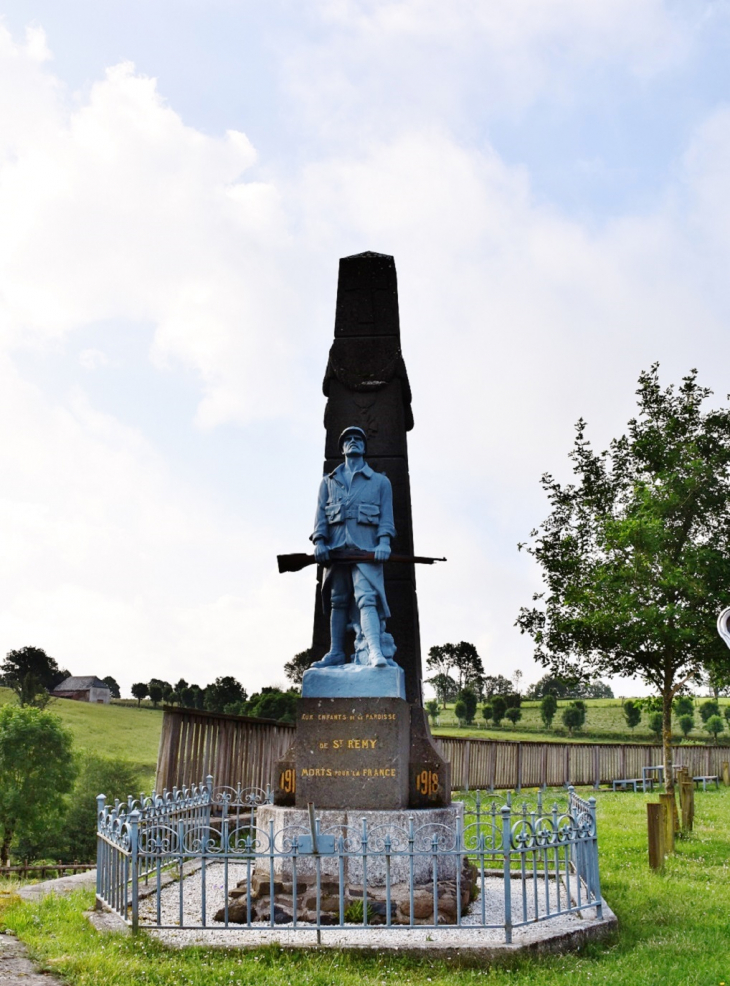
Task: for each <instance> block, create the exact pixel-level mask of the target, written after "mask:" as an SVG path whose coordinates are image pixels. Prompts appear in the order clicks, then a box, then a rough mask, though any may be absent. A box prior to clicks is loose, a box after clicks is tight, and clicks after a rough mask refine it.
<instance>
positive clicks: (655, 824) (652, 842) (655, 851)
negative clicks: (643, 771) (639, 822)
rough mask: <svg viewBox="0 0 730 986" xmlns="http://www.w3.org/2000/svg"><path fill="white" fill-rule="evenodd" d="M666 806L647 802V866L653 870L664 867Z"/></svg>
mask: <svg viewBox="0 0 730 986" xmlns="http://www.w3.org/2000/svg"><path fill="white" fill-rule="evenodd" d="M665 812H666V808H665V806H664V805H663V804H655V803H653V802H648V803H647V805H646V821H647V828H648V833H649V866H650V867H651V868H652V869H653V870H663V869H664V830H665V826H664V819H663V816H664V814H665Z"/></svg>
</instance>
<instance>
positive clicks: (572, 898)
mask: <svg viewBox="0 0 730 986" xmlns="http://www.w3.org/2000/svg"><path fill="white" fill-rule="evenodd" d="M270 805H271V795H270V792H267V791H262V790H260V789H247V790H242V789H240V788H239V789H233V788H220V789H217V788H215V787H214V785H213V778H212V777H208V778H207V779H206V782H205V783H203V784H201V785H198V786H194V787H192V788H189V789H187V788H186V789H183V790H179V791H178V790H174V791H172V792H164V793H163V794H162V795H156V794H152V795H151V796H150V797H140V798H139V799H134V798H129V799H128V801H127V802H126V803H119V802H116V803H115V804H114V805H107V804H106V803H105V799H104V796H103V795H100V796H99V799H98V853H97V862H98V868H97V906H99V907H107V908H109V909H111V910H113V911H115V912H116V913H117V914H118V915H120V917H122V918H123V920H124V921H125V922H127V923H128V924H129V925H131V927H132V929H133V930H137V929H138V928H151V929H154V928H157V929H163V928H164V929H175V930H179V929H202V928H217V929H226V930H244V931H246V930H250V931H256V930H261V929H263V928H274V927H278V928H281V929H286V930H288V931H298V930H312V929H316V930H317V932H318V938H319V932H320V930H321V929H322V928H324V927H326V928H328V929H333V928H334V929H340V930H344V929H347V930H355V929H364V930H367V929H368V928H377V929H378V930H382V929H394V928H399V929H401V930H402V929H403V928H404V927H415V926H416V925H418V926H419V927H423V928H428V929H432V930H434V931H436V930H442V929H444V928H454V927H470V928H471V929H473V930H474V929H479V928H483V929H502V931H503V932H504V938H505V941H506V942H510V941H511V940H512V931H513V929H514V928H519V927H524V926H527V925H530V924H534V923H535V922H539V921H546V920H550V919H552V918H556V917H559V916H564V915H567V914H571V913H576V912H580V915H581V916H584V917H588V916H593V915H595V917H596V918H597V919H600V918H601V916H602V914H601V890H600V881H599V872H598V851H597V831H596V805H595V799H594V798H589V799H588V800H585V799H583V798H581V797H579V796H578V795H577V794H576V793H575V791H574V790H573V789H572V788H569V789H568V792H567V803H564V804H562V805H558V804H557V803H552V802H551V803H550V804H544V803H543V795H542V792H537V794H536V797H535V801H534V802H532V803H531V802H529V801H527V800H522V799H521V800H520V801H519V803H517V802H513V800H512V798H511V796H510V795H507V798H506V800H497V799H495V798H494V797H492V796H488V797H486V796H484V795H483V794H481V793H480V792H476V793H471V794H469V795H467V797H466V799H465V801H464V802H463V810H462V809H461V808H459V809H458V810H457V811H456V814H455V815H453V816H452V817H451V821H450V823H449V824H448V825H445V824H440V823H438V822H437V821H434V818H433V816H430V817H429V818H428V820H427V821H425V822H424V821H423V820H424V819H425V818H426V817H427V816H426V815H425V814H422V813H419V812H417V811H414V812H412V813H411V814H410V815H409V814H408V813H399V814H396V813H391V814H392V816H393V817H392V818H391V819H388V820H387V821H382V820H381V821H380V823H379V824H373V823H372V820H371V821H370V822H369V821H368V819H367V817H363V818H362V819H361V820H360V821H359V822H358V824H357V825H356V826H352V827H349V826H345V827H343V826H342V825H330V826H329V827H328V826H327V824H324V825H323V824H322V823H321V820H320V819H319V818H318V817H317V812H316V811H315V810H314V808H313V807H311V806H310V811H309V814H308V815H306V814H304V815H302V813H300V815H299V816H298V822H297V824H287V825H286V826H285V827H282V828H278V829H277V828H276V826H275V823H274V815H275V812H276V809H272V808H271V807H269V806H270ZM364 814H366V813H364ZM328 815H331V813H326V815H325V819H326V818H327V816H328ZM399 815H400V817H399ZM276 817H277V818H279V819H281V817H283V816H282V815H281V814H279V815H278V816H276ZM286 817H289V816H286ZM585 912H588V914H586V913H585Z"/></svg>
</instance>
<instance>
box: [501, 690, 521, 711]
mask: <svg viewBox="0 0 730 986" xmlns="http://www.w3.org/2000/svg"><path fill="white" fill-rule="evenodd" d="M504 701H505V703H506V705H507V708H508V709H519V707H520V706H521V705H522V696H521V695H520V694H518V692H512V693H511V694H510V695H505V696H504Z"/></svg>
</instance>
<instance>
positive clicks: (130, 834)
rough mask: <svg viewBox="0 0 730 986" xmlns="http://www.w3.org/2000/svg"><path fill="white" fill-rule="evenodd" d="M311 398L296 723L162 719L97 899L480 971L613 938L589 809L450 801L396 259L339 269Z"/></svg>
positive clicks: (162, 920)
mask: <svg viewBox="0 0 730 986" xmlns="http://www.w3.org/2000/svg"><path fill="white" fill-rule="evenodd" d="M324 394H325V397H326V399H327V400H326V406H325V410H324V426H325V432H326V435H325V447H324V467H323V478H322V480H321V482H320V484H319V489H318V490H315V489H313V490H312V507H313V508H314V509H313V513H314V521H313V524H312V528H311V530H310V531H303V532H302V542H304V538H305V537H307V536H308V537H309V538H310V541H311V544H312V548H311V549H310V552H309V553H307V552H301V553H297V554H288V555H279V557H278V565H279V571H280V572H282V573H297V572H299V573H302V574H298V575H297V574H287V575H285V576H284V577H286V578H306V577H307V575H309V576H310V577H311V576H312V575H314V573H315V572H316V581H315V580H314V579H313V581H314V582H315V592H314V624H313V640H312V648H311V653H312V664H311V666H310V667H309V669H308V670H307V671H305V672H304V676H303V681H302V694H301V698H300V699H298V701H297V712H296V723H295V728H294V730H293V731H292V730H291V727H289V726H284V727H281V724H279V723H272V722H268V721H266V720H256V719H248V718H246V717H241V716H233V715H226V714H222V713H209V712H205V711H198V710H190V709H171V708H166V709H165V720H164V722H163V730H162V736H161V740H160V757H159V759H158V781H159V780H161V781H162V783H160V784H159V786H158V788H157V792H158V793H154V794H153V795H152V796H151V797H150V798H145V799H143V800H141V801H139V802H137V801H136V800H135V799H133V798H130V799H129V801H128V804H127V805H124V804H119V803H115V804H113V805H112V804H110V805H106V804H105V799H104V797H103V796H100V798H99V799H97V806H98V867H97V871H98V875H97V906H98V907H101V908H108V909H110V910H112V911H114V912H115V913H117V914H118V915H120V916H121V917H122V919H123V920H124V921H125V922H127V923H129V924H130V925H131V927H132V929H133V930H134V929H136V928H139V927H148V928H156V929H157V930H158V931H160V932H162V933H163V934H167V933H168V932H169V934H170V935H172V936H173V938H174V936H176V935H185V934H187V932H189V931H194V932H195V934H196V935H197V934H198V933H199V932H200V933H207V932H206V929H211V931H213V929H217V930H218V932H225V934H226V935H227V936H228V938H227V940H228V941H229V942H231V943H233V942H239V943H240V944H256V943H258V944H263V943H266V942H270V941H274V940H275V941H281V942H282V943H284V944H291V945H296V944H299V943H300V942H304V941H307V940H308V939H307V938H306V936H307V935H312V934H314V935H315V936H316V938H315V939H314V941H316V943H317V944H324V943H325V940H324V939H323V938H322V934H323V931H322V929H323V928H325V927H327V928H328V929H329V931H331V933H332V935H333V937H332V938H331V939H328V941H327V943H328V944H331V945H332V946H334V947H358V948H359V947H361V946H364V945H365V944H366V943H367V941H368V940H369V942H370V943H371V945H373V946H374V947H376V948H381V947H398V948H415V949H417V950H418V951H419V953H420V952H421V951H429V950H433V949H436V950H437V951H438V950H439V949H442V948H445V947H451V946H458V947H459V948H460V949H468V950H471V952H472V953H473V955H479V956H481V957H482V958H485V960H486V959H489V960H491V957H492V956H493V954H497V953H496V952H495V951H494V950H495V949H498V943H499V942H502V943H503V945H504V947H508V948H509V947H511V943H512V941H513V938H512V935H513V931H514V930H516V929H521V930H520V931H519V934H520V936H521V941H522V943H523V945H524V947H530V948H532V947H536V948H538V947H539V948H542V947H543V946H544V945H545V943H546V942H547V941H548V940H550V941H552V942H553V944H552V945H551V946H550V947H556V948H563V947H575V945H576V944H578V943H579V942H582V941H585V940H588V938H590V937H600V936H602V935H603V934H606V933H609V932H610V930H611V929H612V928H613V927H614V926H615V918H614V917H613V915H612V914H611V913H610V911H609V910H608V909H607V908H605V906H604V902H603V900H602V896H601V891H600V880H599V874H598V848H597V834H596V807H595V799H593V798H588V799H584V798H582V797H580V796H579V795H578V794H577V793H576V792H575V790H574V789H573V788H572V787H571V788H569V791H568V799H567V800H568V804H567V806H565V807H562V808H561V807H559V806H558V804H557V803H552V804H543V800H542V793H541V792H540V791H538V792H537V794H536V798H535V801H534V803H532V804H530V805H528V804H527V802H523V803H522V804H521V805H519V806H517V805H513V804H512V801H511V794H510V793H507V794H506V796H505V797H499V798H497V797H496V796H495V792H494V788H493V787H492V789H491V791H490V792H489V794H485V796H484V797H483V796H482V794H481V792H478V791H477V792H476V793H475V794H469V793H467V794H466V795H465V796H464V797H463V799H462V798H459V799H458V800H454V801H452V799H451V768H450V764H449V763H448V761H447V760H446V759H445V758H444V757H443V756H442V755H441V752H440V750H439V749H438V748H437V746H436V744H435V743H434V741H433V739H432V737H431V734H430V730H429V727H428V721H427V718H426V715H425V712H424V708H423V697H422V691H421V678H422V670H421V650H420V639H419V625H418V601H417V595H416V571H417V566H418V565H419V564H431V563H433V562H435V561H445V559H436V558H432V557H421V556H419V555H416V554H415V553H414V537H413V524H412V519H411V496H410V482H409V474H408V443H407V435H408V432H409V431H410V430H411V429H412V428H413V415H412V411H411V391H410V387H409V384H408V374H407V372H406V367H405V362H404V360H403V354H402V351H401V340H400V326H399V317H398V291H397V284H396V272H395V264H394V261H393V258H392V257H390V256H385V255H383V254H379V253H362V254H358V255H356V256H353V257H345V258H343V259H342V260H341V261H340V270H339V281H338V289H337V306H336V316H335V329H334V340H333V342H332V346H331V348H330V352H329V359H328V362H327V368H326V371H325V377H324ZM439 547H441V546H439ZM257 737H258V738H257ZM262 737H263V738H262ZM262 744H264V745H265V746H266V747H267V748H264V745H262ZM254 761H255V764H254ZM495 762H496V760H495ZM252 765H253V766H255V767H256V770H257V771H258V774H257V777H259V778H260V780H259V781H258V782H257V783H255V784H253V786H248V785H251V784H252V783H253V782H252V781H251V780H250V777H251V767H252ZM186 772H187V775H189V776H190V777H191V778H192V780H185V779H184V778H185V775H186ZM247 772H248V773H247ZM272 774H273V776H272ZM246 776H248V778H249V780H245V777H246ZM467 776H468V774H467ZM166 777H170V778H171V779H172V786H170V782H169V781H165V778H166ZM175 778H182V780H175ZM272 781H273V783H272ZM186 785H190V786H186ZM128 874H129V876H128ZM175 874H177V875H178V879H177V880H176V879H175ZM546 918H549V919H550V921H549V922H548V923H549V926H550V927H549V929H548V927H547V925H546V924H545V923H543V922H544V920H545V919H546ZM417 926H418V927H417ZM183 929H187V930H183ZM396 929H400V930H396ZM437 929H438V930H439V935H438V936H437V937H438V942H437V941H436V938H435V937H433V936H432V934H431V932H436V930H437ZM448 929H451V930H448ZM381 930H382V931H383V934H384V935H385V937H379V935H380V931H381ZM442 931H443V934H442V933H441V932H442ZM363 934H365V936H366V939H363V938H362V935H363ZM267 936H268V937H267ZM272 936H273V937H272ZM303 936H304V937H303ZM353 936H354V937H353ZM394 936H395V937H394ZM398 936H400V937H398ZM449 936H451V937H449ZM454 936H455V937H454ZM170 940H173V939H170ZM174 940H175V941H177V940H178V939H177V938H174ZM185 940H187V939H185ZM197 940H198V939H196V941H197ZM386 943H387V944H386ZM499 947H501V946H499ZM521 947H522V946H521Z"/></svg>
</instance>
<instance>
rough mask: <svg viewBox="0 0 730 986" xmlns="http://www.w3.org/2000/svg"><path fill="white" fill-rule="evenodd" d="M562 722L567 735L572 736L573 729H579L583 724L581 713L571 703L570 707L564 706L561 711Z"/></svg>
mask: <svg viewBox="0 0 730 986" xmlns="http://www.w3.org/2000/svg"><path fill="white" fill-rule="evenodd" d="M562 720H563V725H564V726H567V728H568V735H569V736H572V735H573V730H574V729H580V726H581V724H582V722H583V713H582V712H581V710H580V709H579V708H578V707H577V706H575V705H573V704H572V702H571V703H570V705H566V707H565V708H564V709H563V715H562Z"/></svg>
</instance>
